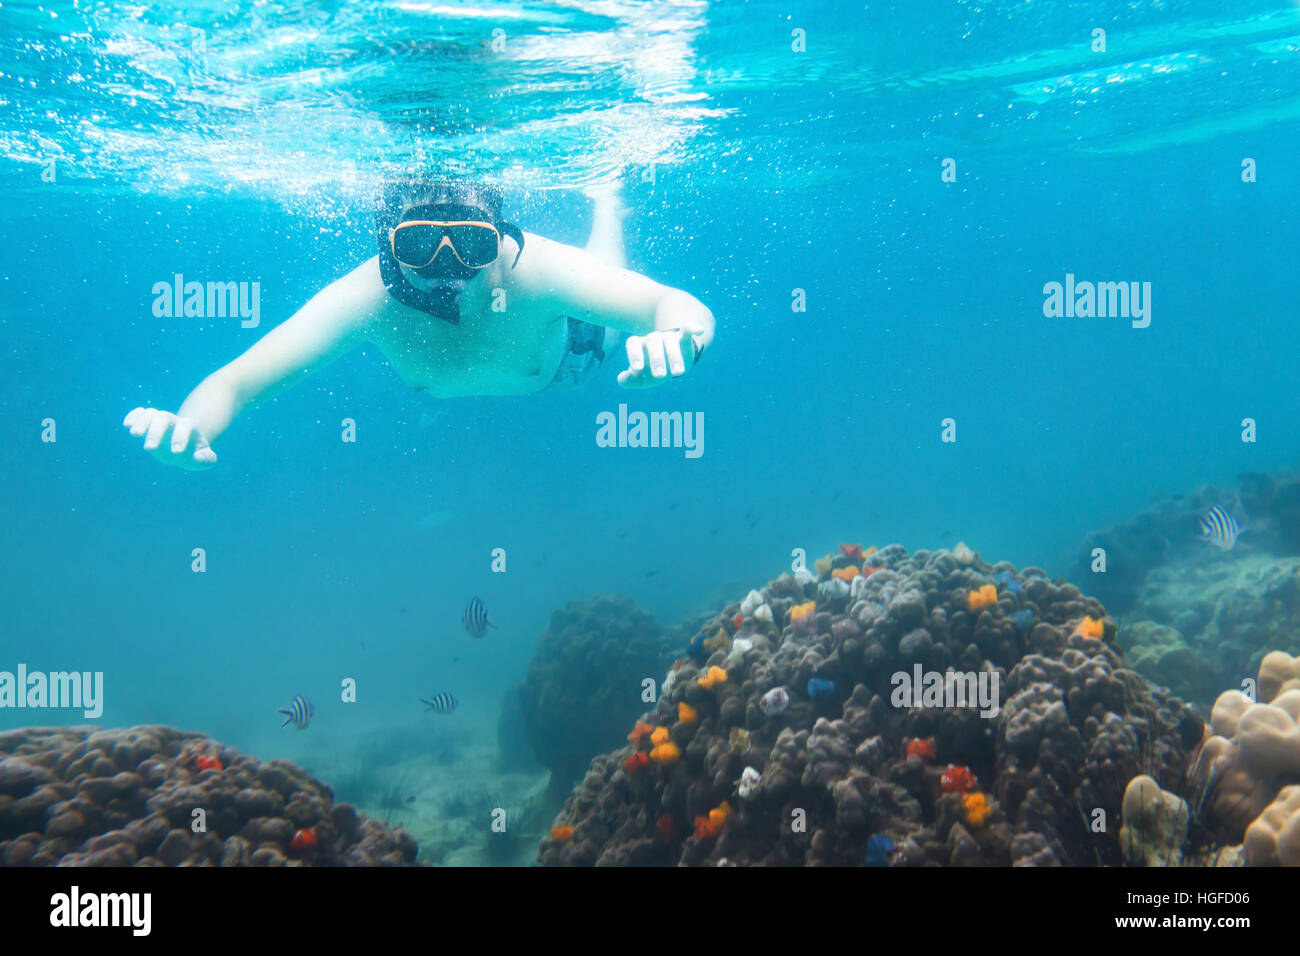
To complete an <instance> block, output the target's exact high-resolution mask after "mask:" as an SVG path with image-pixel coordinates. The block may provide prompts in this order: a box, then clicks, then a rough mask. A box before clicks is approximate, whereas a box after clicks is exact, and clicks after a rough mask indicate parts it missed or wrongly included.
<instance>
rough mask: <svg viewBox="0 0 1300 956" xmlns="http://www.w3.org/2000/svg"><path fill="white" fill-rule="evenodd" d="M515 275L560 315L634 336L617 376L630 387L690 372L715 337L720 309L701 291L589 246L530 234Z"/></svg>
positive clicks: (528, 292)
mask: <svg viewBox="0 0 1300 956" xmlns="http://www.w3.org/2000/svg"><path fill="white" fill-rule="evenodd" d="M515 273H516V275H512V278H513V279H514V280H515V282H516V283H517V286H518V288H519V290H520V292H521V293H523V294H525V295H528V296H530V297H533V298H536V299H538V300H540V301H544V302H546V303H547V304H548V305H551V306H553V307H554V308H555V310H556V311H557V312H563V313H564V314H566V315H571V316H573V317H574V318H575V319H582V320H583V321H585V322H591V323H593V324H595V325H603V326H606V327H608V328H612V329H618V330H619V331H621V332H628V333H630V336H631V337H630V338H629V339H628V340H627V353H628V367H627V369H626V370H624V371H623V372H621V373H619V376H618V380H619V383H620V384H622V385H626V386H628V387H629V388H635V387H644V386H649V385H657V384H659V383H660V382H662V381H664V380H665V379H667V378H668V376H669V375H670V374H671V375H672V376H673V377H674V378H675V377H677V376H679V375H683V374H685V372H686V370H687V369H689V368H690V367H691V366H692V365H693V364H694V362H695V360H696V359H698V357H699V355H700V353H702V352H703V351H704V350H705V349H706V348H708V346H709V344H710V343H711V342H712V341H713V327H714V321H713V313H712V312H710V311H709V310H708V308H707V307H706V306H705V305H704V303H702V302H701V301H700V300H699V299H697V298H695V296H693V295H690V294H689V293H687V292H683V291H681V290H680V289H674V288H672V287H670V286H666V285H662V284H661V283H658V282H655V281H654V280H653V279H650V278H647V277H646V276H643V275H641V274H640V273H637V272H632V271H631V270H629V269H620V268H617V267H615V266H611V265H607V264H605V263H603V262H601V261H600V260H598V259H596V258H595V257H594V256H592V255H590V254H589V253H587V252H584V251H583V250H582V249H576V248H574V247H573V246H567V245H565V244H563V243H560V242H554V241H552V240H550V239H546V238H544V237H542V236H534V235H533V234H531V233H528V234H526V236H525V240H524V254H523V256H522V257H521V258H520V260H519V265H518V267H517V268H516V270H515Z"/></svg>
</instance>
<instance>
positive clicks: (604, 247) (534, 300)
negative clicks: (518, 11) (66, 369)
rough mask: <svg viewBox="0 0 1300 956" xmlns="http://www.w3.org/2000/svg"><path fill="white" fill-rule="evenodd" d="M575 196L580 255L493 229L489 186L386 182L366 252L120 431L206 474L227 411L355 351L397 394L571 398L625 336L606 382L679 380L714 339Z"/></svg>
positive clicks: (606, 207) (601, 191)
mask: <svg viewBox="0 0 1300 956" xmlns="http://www.w3.org/2000/svg"><path fill="white" fill-rule="evenodd" d="M587 195H588V196H589V197H591V198H592V199H593V200H594V202H595V210H594V217H593V223H592V232H591V237H590V239H589V240H588V242H587V246H586V248H585V249H578V248H576V247H574V246H569V245H565V244H564V243H561V242H555V241H554V240H551V239H547V238H545V237H543V236H538V235H534V234H532V233H526V232H524V231H523V230H521V229H520V228H519V227H518V226H516V225H514V224H513V223H510V222H506V221H505V220H504V219H502V217H501V194H500V192H499V191H498V190H496V189H495V188H493V187H491V186H486V185H482V184H476V183H468V182H427V181H421V180H402V181H393V182H390V183H387V184H386V185H385V187H384V188H383V189H382V190H381V192H380V195H379V198H378V203H377V213H376V239H377V241H378V245H379V254H378V255H376V256H374V257H373V258H371V259H369V260H367V261H366V262H364V263H362V264H361V265H360V266H358V267H357V268H356V269H354V270H352V271H351V272H350V273H348V274H347V275H345V276H343V277H342V278H340V279H337V280H335V281H334V282H332V283H330V284H329V285H328V286H326V287H325V288H324V289H322V290H321V291H320V292H318V293H317V294H316V295H315V296H313V297H312V298H311V300H310V301H309V302H307V304H306V305H304V306H303V307H302V308H301V309H299V310H298V311H297V312H296V313H294V314H293V315H292V316H291V317H290V318H289V319H287V320H286V321H285V322H283V323H282V324H280V325H278V326H277V327H276V328H274V329H272V330H271V331H270V332H268V333H267V334H266V335H265V336H263V337H262V338H261V339H259V340H258V341H257V342H256V343H254V344H253V346H252V347H251V348H249V349H248V350H247V351H246V352H244V353H243V354H242V355H240V356H239V357H238V358H236V359H235V360H234V361H232V362H231V363H230V364H228V365H225V366H223V367H222V368H220V369H218V370H217V371H215V372H213V373H212V374H211V375H209V376H208V377H207V378H205V379H204V380H203V381H202V382H200V383H199V384H198V386H197V387H196V388H195V389H194V391H192V392H191V393H190V394H189V397H188V398H186V399H185V401H184V402H183V403H182V404H181V407H180V409H179V410H178V411H177V412H175V413H172V412H168V411H165V410H163V409H158V408H143V407H141V408H135V409H132V410H131V411H130V412H129V413H128V414H127V416H126V418H125V419H124V421H123V425H125V426H126V427H127V428H128V429H129V430H130V433H131V435H132V436H134V437H136V438H140V437H141V436H143V437H144V447H145V449H146V450H148V451H150V452H152V453H153V454H154V455H155V456H156V457H157V458H159V459H160V460H162V461H165V462H167V463H169V464H173V465H177V466H179V467H181V468H187V469H191V470H202V469H205V468H210V467H212V466H213V465H214V464H216V461H217V455H216V452H214V451H213V450H212V443H213V442H215V441H216V440H217V439H218V438H219V437H220V436H221V435H222V433H223V432H225V431H226V429H227V428H229V427H230V423H231V422H232V421H233V420H234V418H235V416H237V415H238V414H239V413H240V412H241V411H243V410H244V409H246V408H248V407H249V406H251V405H255V404H257V403H259V402H263V401H265V400H266V399H268V398H271V397H273V396H274V395H276V394H278V393H279V392H280V391H282V390H284V389H286V388H288V387H289V386H290V385H292V384H294V383H295V382H297V381H298V380H300V379H302V378H304V377H306V376H307V375H310V374H311V373H312V372H315V371H316V370H317V369H320V368H322V367H323V366H325V365H326V364H328V363H329V362H331V361H333V360H334V359H336V358H338V357H339V356H341V355H344V354H345V353H347V352H349V351H351V350H353V349H354V348H356V347H358V346H359V345H361V344H362V343H364V342H370V343H373V344H374V345H376V346H377V347H378V348H379V350H380V351H381V352H383V354H384V355H385V357H386V358H387V359H388V360H389V361H390V362H391V363H392V365H393V367H394V368H395V369H396V370H397V374H398V375H399V376H400V377H401V379H402V380H403V381H404V382H406V383H407V384H408V385H411V386H412V387H414V388H416V389H419V390H421V391H428V392H429V393H430V394H431V395H434V396H436V397H438V398H454V397H458V396H470V395H525V394H529V393H532V392H538V391H541V390H543V389H546V388H553V387H565V386H570V385H574V384H576V383H578V382H580V381H582V380H583V379H585V378H587V377H588V376H589V375H590V374H591V373H592V372H594V371H595V369H597V368H599V367H600V366H602V365H603V364H604V363H605V362H606V361H607V360H608V359H609V358H610V357H611V355H612V353H613V352H614V351H616V350H617V348H618V344H619V341H620V340H623V336H625V335H626V336H627V337H626V339H625V340H623V345H624V349H625V352H626V356H627V368H625V369H623V370H622V371H621V372H619V374H618V382H619V384H620V385H622V386H624V387H626V388H648V387H651V386H654V385H659V384H661V383H663V382H666V381H669V380H670V379H673V378H678V377H680V376H682V375H684V374H685V373H686V372H687V371H689V370H690V369H691V368H693V367H694V366H695V364H696V362H698V361H699V358H700V356H701V355H702V354H703V353H704V351H705V350H706V349H707V348H708V347H709V345H710V343H711V342H712V341H713V330H714V321H713V314H712V313H711V312H710V311H709V310H708V308H706V307H705V306H704V304H703V303H701V302H700V301H699V300H698V299H696V298H695V297H694V296H692V295H690V294H688V293H686V292H683V291H681V290H679V289H673V288H671V287H669V286H665V285H661V284H660V283H658V282H655V281H654V280H653V279H650V278H647V277H646V276H643V275H641V274H639V273H636V272H632V271H630V270H628V269H627V268H626V259H625V255H624V250H623V233H622V217H623V209H622V207H621V205H620V203H619V200H618V192H617V189H616V188H597V189H591V190H588V191H587Z"/></svg>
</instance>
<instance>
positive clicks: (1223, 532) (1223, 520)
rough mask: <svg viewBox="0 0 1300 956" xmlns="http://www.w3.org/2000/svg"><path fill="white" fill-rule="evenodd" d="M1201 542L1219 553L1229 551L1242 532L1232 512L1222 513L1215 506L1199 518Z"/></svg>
mask: <svg viewBox="0 0 1300 956" xmlns="http://www.w3.org/2000/svg"><path fill="white" fill-rule="evenodd" d="M1199 520H1200V523H1201V540H1202V541H1206V542H1208V543H1210V544H1212V545H1214V546H1215V547H1216V548H1218V549H1220V550H1221V551H1231V550H1232V546H1233V545H1234V544H1236V543H1237V536H1238V535H1239V534H1241V533H1242V532H1243V531H1244V530H1246V529H1245V528H1244V527H1242V526H1241V525H1240V524H1238V522H1237V519H1236V518H1234V517H1233V516H1232V512H1230V511H1224V510H1223V509H1222V508H1220V507H1219V506H1218V505H1215V506H1214V507H1213V508H1211V509H1210V510H1209V511H1207V512H1205V513H1204V514H1202V515H1201V516H1200V519H1199Z"/></svg>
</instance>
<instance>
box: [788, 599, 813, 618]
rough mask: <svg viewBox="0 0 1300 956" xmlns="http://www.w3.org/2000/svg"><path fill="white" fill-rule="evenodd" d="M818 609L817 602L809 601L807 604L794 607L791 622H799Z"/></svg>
mask: <svg viewBox="0 0 1300 956" xmlns="http://www.w3.org/2000/svg"><path fill="white" fill-rule="evenodd" d="M816 607H817V602H816V601H808V602H807V603H805V604H796V605H795V606H794V607H792V608H790V620H792V621H797V620H799V618H801V617H807V616H808V615H809V614H811V613H812V612H813V611H814V610H815V609H816Z"/></svg>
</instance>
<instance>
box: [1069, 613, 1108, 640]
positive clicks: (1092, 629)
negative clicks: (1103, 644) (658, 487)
mask: <svg viewBox="0 0 1300 956" xmlns="http://www.w3.org/2000/svg"><path fill="white" fill-rule="evenodd" d="M1074 632H1075V633H1076V634H1082V635H1083V636H1084V637H1101V636H1102V635H1104V634H1105V633H1106V626H1105V625H1104V624H1103V623H1102V622H1101V621H1100V620H1096V619H1094V618H1091V617H1085V618H1084V619H1083V620H1082V621H1080V622H1079V625H1078V626H1077V627H1076V628H1075V629H1074Z"/></svg>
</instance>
